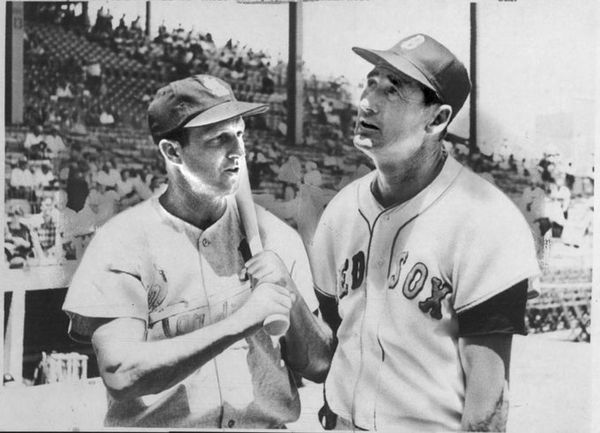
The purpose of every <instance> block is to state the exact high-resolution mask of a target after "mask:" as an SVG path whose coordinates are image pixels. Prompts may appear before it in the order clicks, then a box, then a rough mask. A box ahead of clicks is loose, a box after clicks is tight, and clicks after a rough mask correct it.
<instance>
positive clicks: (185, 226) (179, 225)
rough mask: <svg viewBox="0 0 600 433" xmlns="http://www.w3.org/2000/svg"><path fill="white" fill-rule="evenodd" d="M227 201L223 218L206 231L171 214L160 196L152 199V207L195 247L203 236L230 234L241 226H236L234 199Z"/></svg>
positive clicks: (230, 197) (229, 197)
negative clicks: (236, 227)
mask: <svg viewBox="0 0 600 433" xmlns="http://www.w3.org/2000/svg"><path fill="white" fill-rule="evenodd" d="M226 200H227V206H226V208H225V212H224V213H223V216H221V218H219V219H218V220H217V221H215V223H214V224H213V225H211V226H210V227H208V228H207V229H206V230H202V229H200V228H198V227H196V226H195V225H193V224H190V223H188V222H187V221H184V220H182V219H181V218H179V217H177V216H175V215H173V214H172V213H170V212H169V211H167V210H166V209H165V208H164V207H163V206H162V205H161V204H160V201H159V196H158V195H156V196H153V197H152V198H151V201H152V205H153V207H154V208H155V209H156V211H157V212H158V214H159V215H160V217H161V220H162V221H163V222H164V223H165V224H168V225H169V226H171V227H172V228H173V229H175V230H176V231H178V232H183V233H185V234H186V235H187V236H188V238H190V240H191V241H192V242H193V243H194V245H197V244H198V241H199V240H200V238H201V237H202V235H203V234H205V235H208V234H210V233H213V232H217V233H219V232H221V231H223V232H225V233H229V232H231V230H232V228H233V227H235V226H236V225H237V226H238V227H239V224H236V222H237V212H236V208H235V200H234V197H233V196H228V197H226Z"/></svg>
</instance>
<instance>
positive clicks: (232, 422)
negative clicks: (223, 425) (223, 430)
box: [227, 419, 235, 428]
mask: <svg viewBox="0 0 600 433" xmlns="http://www.w3.org/2000/svg"><path fill="white" fill-rule="evenodd" d="M234 425H235V421H234V420H232V419H230V420H229V422H228V423H227V427H229V428H233V426H234Z"/></svg>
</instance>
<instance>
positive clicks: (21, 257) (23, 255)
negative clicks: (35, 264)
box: [4, 206, 33, 268]
mask: <svg viewBox="0 0 600 433" xmlns="http://www.w3.org/2000/svg"><path fill="white" fill-rule="evenodd" d="M23 214H24V213H23V209H21V208H20V207H18V206H17V207H13V208H9V209H8V212H7V221H6V226H5V229H4V254H5V257H6V260H7V261H8V263H9V267H10V268H22V267H23V266H24V264H25V263H26V261H27V258H28V257H30V256H32V255H33V243H32V239H31V232H30V230H29V227H27V225H25V224H23V223H22V221H21V218H22V217H23Z"/></svg>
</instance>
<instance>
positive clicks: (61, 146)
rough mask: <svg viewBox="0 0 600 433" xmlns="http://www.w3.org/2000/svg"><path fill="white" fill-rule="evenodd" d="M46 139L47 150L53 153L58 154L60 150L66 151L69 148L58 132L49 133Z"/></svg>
mask: <svg viewBox="0 0 600 433" xmlns="http://www.w3.org/2000/svg"><path fill="white" fill-rule="evenodd" d="M44 141H46V145H47V150H48V152H50V154H51V155H56V154H58V153H59V152H64V151H66V150H67V147H66V146H65V142H64V141H63V139H62V137H61V136H60V135H57V134H47V135H46V136H45V137H44Z"/></svg>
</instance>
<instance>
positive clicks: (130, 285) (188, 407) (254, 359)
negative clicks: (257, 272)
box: [63, 196, 318, 428]
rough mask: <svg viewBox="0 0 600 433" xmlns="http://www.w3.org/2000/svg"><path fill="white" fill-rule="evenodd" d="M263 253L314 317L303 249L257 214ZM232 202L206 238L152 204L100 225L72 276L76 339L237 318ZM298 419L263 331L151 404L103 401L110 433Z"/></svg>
mask: <svg viewBox="0 0 600 433" xmlns="http://www.w3.org/2000/svg"><path fill="white" fill-rule="evenodd" d="M256 210H257V219H258V224H259V229H260V234H261V238H262V240H263V245H264V248H265V249H270V250H273V251H274V252H275V253H277V254H278V255H279V256H280V257H281V259H282V260H283V262H284V263H285V264H286V266H287V268H288V269H289V270H290V272H291V276H292V278H293V280H294V282H295V283H296V285H297V287H298V290H299V291H300V293H301V294H302V295H303V296H304V298H305V300H306V302H307V304H308V307H309V308H310V309H311V311H313V310H315V309H316V308H317V305H318V304H317V300H316V298H315V296H314V292H313V287H312V276H311V273H310V268H309V265H308V258H307V256H306V253H305V250H304V247H303V244H302V241H301V240H300V237H299V236H298V235H297V233H296V232H295V231H294V230H292V229H291V228H290V227H289V226H287V225H285V224H284V223H283V222H281V221H280V220H278V219H277V218H275V217H274V216H273V215H272V214H270V213H268V212H266V211H265V210H264V209H262V208H260V207H258V206H257V209H256ZM240 227H241V225H240V220H239V215H238V212H237V207H236V204H235V200H234V199H233V198H232V197H230V198H228V204H227V210H226V212H225V214H224V215H223V217H221V218H220V219H219V220H218V221H217V222H215V223H214V224H213V225H212V226H210V227H209V228H208V229H206V230H204V231H202V230H200V229H198V228H196V227H194V226H193V225H190V224H188V223H186V222H184V221H182V220H180V219H179V218H176V217H175V216H173V215H171V214H169V213H168V212H167V211H166V210H165V209H164V208H163V207H162V206H161V205H160V203H159V201H158V198H157V197H156V196H155V197H152V198H150V199H149V200H147V201H145V202H142V203H141V204H139V205H137V206H134V207H133V208H130V209H128V210H126V211H124V212H122V213H121V214H119V215H117V216H116V217H114V218H113V219H112V220H110V221H109V222H108V223H106V224H105V225H104V226H103V227H102V228H101V229H100V230H99V231H98V232H97V233H96V235H95V237H94V239H93V240H92V242H91V243H90V245H89V246H88V248H87V250H86V253H85V255H84V257H83V259H82V261H81V264H80V265H79V268H78V269H77V272H76V273H75V275H74V277H73V281H72V284H71V287H70V288H69V291H68V293H67V297H66V300H65V303H64V306H63V309H64V310H65V311H66V312H67V313H68V314H69V316H70V318H71V324H70V333H71V335H72V336H74V337H76V336H79V337H80V338H89V337H90V332H91V330H90V329H89V324H90V319H91V318H94V317H102V318H113V317H114V318H116V317H133V318H139V319H141V320H144V321H145V322H146V324H147V329H148V337H147V338H148V340H159V339H164V338H169V337H173V336H176V335H181V334H185V333H188V332H191V331H193V330H196V329H199V328H202V327H204V326H208V325H210V324H212V323H215V322H217V321H219V320H222V319H223V318H225V317H227V316H229V315H231V314H232V313H233V312H235V311H236V310H237V309H238V308H239V307H240V306H241V305H242V304H243V303H244V302H245V301H246V299H247V297H248V296H249V293H250V283H249V282H247V281H246V282H244V281H240V278H239V275H238V274H239V272H240V271H241V268H242V265H243V263H244V261H243V259H242V257H241V254H240V253H239V251H238V248H239V246H240V243H241V242H242V239H243V234H242V233H241V229H240ZM299 414H300V401H299V397H298V392H297V389H296V385H295V383H294V382H293V380H291V379H290V376H289V374H288V369H287V368H286V366H285V364H284V362H282V359H281V353H280V349H279V348H274V347H273V344H272V342H271V338H270V337H269V336H268V335H267V334H266V333H265V332H264V331H263V330H261V331H258V332H257V333H256V334H254V335H253V336H251V337H249V338H246V339H243V340H240V341H238V342H237V343H235V344H233V345H232V346H230V347H229V348H228V349H226V350H225V351H224V352H223V353H222V354H220V355H218V356H217V357H215V358H214V359H213V360H212V361H209V362H208V363H206V364H205V365H204V366H203V367H201V368H200V369H198V370H197V371H196V372H195V373H193V374H192V375H191V376H189V377H188V378H186V379H185V380H183V381H182V382H180V383H179V384H177V385H175V386H174V387H172V388H171V389H168V390H166V391H164V392H162V393H160V394H157V395H148V396H144V397H142V398H138V399H135V400H131V401H115V400H112V399H110V398H109V410H108V414H107V416H106V420H105V423H106V425H108V426H136V427H169V428H175V427H208V428H221V427H225V428H227V427H229V428H232V427H233V428H269V427H280V426H282V425H284V424H285V423H287V422H291V421H294V420H296V419H297V418H298V416H299Z"/></svg>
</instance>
